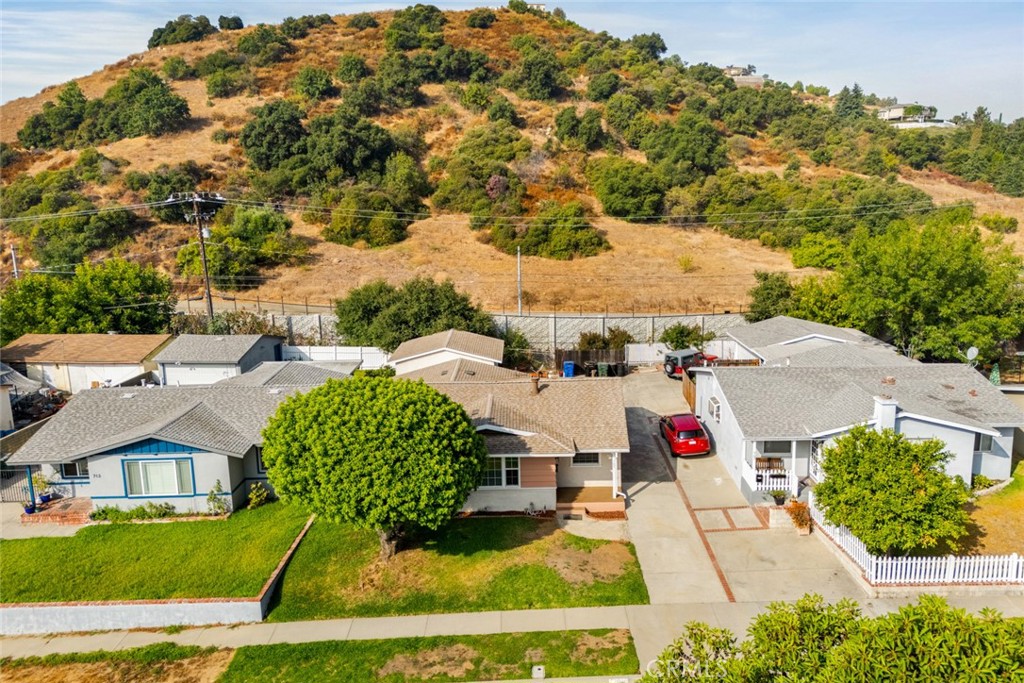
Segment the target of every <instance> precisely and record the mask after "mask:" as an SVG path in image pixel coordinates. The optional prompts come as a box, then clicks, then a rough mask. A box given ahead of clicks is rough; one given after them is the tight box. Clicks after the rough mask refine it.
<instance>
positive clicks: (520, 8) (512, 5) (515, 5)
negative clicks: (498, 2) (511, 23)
mask: <svg viewBox="0 0 1024 683" xmlns="http://www.w3.org/2000/svg"><path fill="white" fill-rule="evenodd" d="M508 8H509V9H510V10H512V11H513V12H515V13H516V14H528V13H529V11H530V6H529V5H528V4H527V3H526V0H508Z"/></svg>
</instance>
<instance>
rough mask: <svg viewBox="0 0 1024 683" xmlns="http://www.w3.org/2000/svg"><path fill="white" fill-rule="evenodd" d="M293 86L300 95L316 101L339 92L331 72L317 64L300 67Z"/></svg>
mask: <svg viewBox="0 0 1024 683" xmlns="http://www.w3.org/2000/svg"><path fill="white" fill-rule="evenodd" d="M293 87H294V88H295V92H297V93H298V94H299V95H302V96H303V97H304V98H306V99H307V100H314V101H315V100H323V99H326V98H328V97H334V96H335V95H336V94H337V93H338V89H337V88H336V87H334V81H333V80H332V79H331V74H330V73H329V72H328V71H327V70H326V69H320V68H317V67H315V66H304V67H302V68H301V69H299V74H298V75H297V76H296V77H295V81H294V82H293Z"/></svg>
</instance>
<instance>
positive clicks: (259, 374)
mask: <svg viewBox="0 0 1024 683" xmlns="http://www.w3.org/2000/svg"><path fill="white" fill-rule="evenodd" d="M360 363H361V361H300V360H283V361H264V362H262V363H260V364H259V365H257V366H256V367H255V368H253V369H252V370H250V371H249V372H244V373H242V374H241V375H235V376H234V377H228V378H227V379H222V380H220V381H219V382H217V386H224V385H228V386H239V387H309V386H318V385H320V384H323V383H324V382H326V381H327V380H329V379H345V378H346V377H351V376H352V373H353V372H355V371H356V370H358V369H359V365H360Z"/></svg>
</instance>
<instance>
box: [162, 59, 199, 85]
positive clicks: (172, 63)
mask: <svg viewBox="0 0 1024 683" xmlns="http://www.w3.org/2000/svg"><path fill="white" fill-rule="evenodd" d="M161 71H163V73H164V76H166V77H167V78H169V79H171V80H172V81H183V80H185V79H188V78H195V76H196V70H195V69H193V68H192V67H190V66H189V65H188V62H186V61H185V58H184V57H181V56H178V55H175V56H173V57H170V58H168V60H167V61H166V62H164V65H163V66H162V67H161Z"/></svg>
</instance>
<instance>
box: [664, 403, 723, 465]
mask: <svg viewBox="0 0 1024 683" xmlns="http://www.w3.org/2000/svg"><path fill="white" fill-rule="evenodd" d="M660 424H661V435H662V436H663V437H665V440H666V441H668V447H669V450H671V451H672V455H682V456H686V455H707V454H708V453H710V452H711V439H709V438H708V433H707V432H705V431H704V427H703V426H701V424H700V422H699V421H698V420H697V418H696V417H694V416H693V415H691V414H690V413H684V414H681V415H667V416H665V417H663V418H661V422H660Z"/></svg>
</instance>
